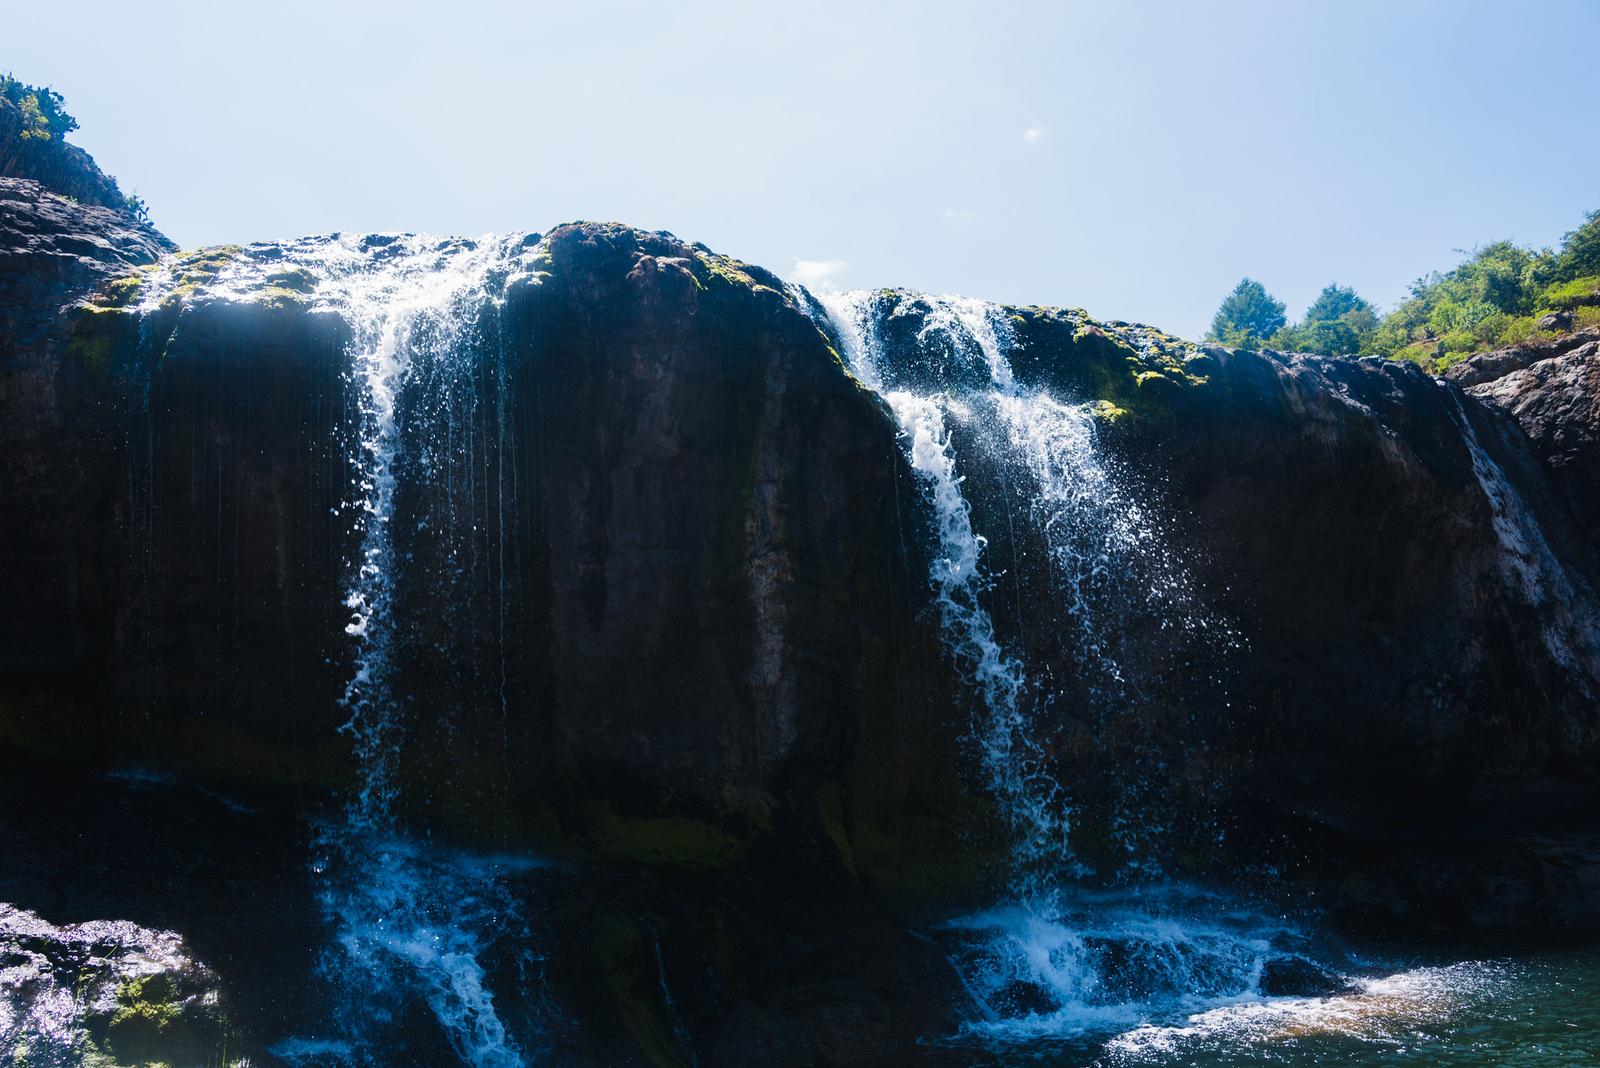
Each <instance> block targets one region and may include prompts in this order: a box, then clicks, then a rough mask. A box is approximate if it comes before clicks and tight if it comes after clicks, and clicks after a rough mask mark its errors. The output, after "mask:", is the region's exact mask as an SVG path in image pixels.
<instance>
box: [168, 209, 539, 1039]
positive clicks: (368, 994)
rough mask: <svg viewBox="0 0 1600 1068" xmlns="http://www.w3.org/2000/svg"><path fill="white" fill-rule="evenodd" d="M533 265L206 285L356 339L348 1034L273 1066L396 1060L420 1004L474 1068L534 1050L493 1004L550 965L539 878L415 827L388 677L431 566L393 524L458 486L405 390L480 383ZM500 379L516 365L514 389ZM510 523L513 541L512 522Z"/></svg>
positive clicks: (332, 979) (325, 834) (336, 1018)
mask: <svg viewBox="0 0 1600 1068" xmlns="http://www.w3.org/2000/svg"><path fill="white" fill-rule="evenodd" d="M533 255H534V251H533V244H532V241H531V240H530V239H528V238H526V237H525V235H520V234H516V235H510V236H508V237H491V238H485V239H483V240H482V241H472V240H465V239H438V238H431V237H425V236H419V235H368V236H364V237H344V236H334V237H327V238H316V237H313V238H305V239H302V240H300V241H296V242H292V243H288V244H284V245H274V246H252V247H250V248H249V249H245V250H242V251H241V252H240V253H238V254H236V255H235V256H234V258H233V260H232V261H231V262H230V263H228V264H227V266H226V267H224V268H223V269H222V270H221V271H220V272H219V273H218V274H217V275H216V276H215V277H214V278H213V279H211V280H209V281H208V282H207V284H206V290H207V295H208V297H211V298H218V299H233V300H239V301H249V300H255V299H260V298H261V296H262V295H263V294H264V293H271V292H272V289H273V287H274V286H277V287H280V288H282V287H292V288H293V291H294V292H297V293H299V294H301V295H302V296H303V297H304V298H305V299H308V300H309V301H310V302H311V304H312V307H313V309H314V310H316V311H321V312H331V313H333V314H336V315H338V316H339V317H340V318H341V319H342V320H343V321H344V323H345V325H346V327H347V328H348V332H349V343H348V350H347V351H348V356H349V359H350V362H351V367H352V373H351V374H352V377H351V383H350V384H351V387H352V391H353V393H354V394H355V397H356V398H357V405H356V411H355V418H354V422H353V425H352V426H351V427H350V428H349V433H350V435H351V440H350V455H349V467H350V470H351V473H352V478H351V483H350V486H349V487H348V494H347V496H346V498H345V500H344V501H343V502H342V505H341V507H340V511H341V513H342V514H343V515H346V516H348V517H349V518H350V522H351V523H352V525H353V526H352V534H353V535H355V536H356V538H357V539H358V548H357V551H356V553H357V555H356V558H355V559H354V560H353V561H352V562H351V566H350V571H349V580H348V584H347V586H346V589H345V594H344V606H345V608H346V609H347V610H348V613H349V618H348V622H347V624H346V626H345V633H346V634H347V635H348V637H349V640H350V644H351V669H350V674H349V676H348V680H347V683H346V685H345V689H344V695H343V700H342V704H343V707H344V710H345V713H346V716H347V718H346V720H345V723H344V726H343V728H342V729H343V730H344V732H345V733H346V734H347V735H348V736H349V737H350V739H351V742H352V747H353V751H354V756H355V760H356V764H357V775H356V783H355V789H354V791H353V792H352V793H351V795H350V796H349V798H348V800H347V801H346V803H345V805H344V809H343V812H342V814H341V816H340V818H337V819H331V820H328V821H326V822H324V823H323V824H321V825H320V827H319V828H318V829H317V833H316V835H315V843H314V849H315V853H316V858H315V861H314V863H313V871H314V873H315V874H316V876H317V880H318V886H319V894H320V898H321V903H322V906H323V910H324V912H325V914H326V916H327V918H328V921H329V923H330V925H331V928H332V938H331V943H330V945H329V948H328V950H327V952H326V953H325V955H324V959H323V963H322V969H321V970H322V974H323V977H324V979H325V981H326V982H327V983H328V985H329V987H330V989H331V991H332V993H333V995H334V1000H333V1004H332V1005H331V1006H330V1008H331V1012H330V1017H331V1021H332V1027H333V1031H334V1033H333V1035H332V1036H314V1037H300V1038H290V1039H285V1040H284V1041H282V1042H280V1043H279V1044H278V1045H277V1046H275V1047H274V1052H275V1054H276V1055H278V1056H280V1057H281V1058H283V1059H285V1060H288V1061H291V1062H295V1063H305V1064H319V1065H321V1064H327V1063H329V1062H330V1061H331V1062H335V1063H344V1064H379V1063H386V1058H387V1057H388V1056H389V1055H390V1054H389V1053H388V1052H386V1051H392V1050H393V1049H396V1048H400V1047H402V1046H403V1045H404V1042H403V1040H402V1039H401V1038H400V1032H399V1031H397V1028H398V1027H400V1026H402V1022H401V1021H402V1017H403V1015H404V1012H405V1006H406V1004H407V1003H408V1002H409V1001H412V1000H420V1001H421V1002H422V1003H423V1004H425V1005H426V1006H427V1007H428V1009H429V1010H430V1011H431V1013H432V1015H433V1016H434V1018H435V1019H436V1020H437V1022H438V1024H439V1026H440V1028H441V1030H442V1033H443V1036H444V1038H445V1039H446V1041H447V1043H448V1046H449V1047H450V1048H451V1049H453V1050H454V1052H455V1054H456V1055H457V1056H458V1057H459V1058H460V1059H461V1061H462V1062H464V1063H466V1064H469V1065H473V1066H475V1068H511V1066H514V1065H522V1064H526V1063H528V1062H529V1061H530V1060H531V1059H533V1058H534V1056H535V1054H536V1053H537V1051H536V1050H533V1049H530V1048H528V1047H527V1046H526V1045H525V1044H524V1042H522V1041H521V1040H519V1038H518V1037H517V1036H516V1035H515V1034H514V1033H513V1031H512V1029H511V1028H510V1027H509V1026H508V1024H507V1022H506V1018H505V1014H504V1011H503V1010H504V1009H505V1007H506V1006H505V1005H504V1004H503V1001H504V997H505V995H506V992H505V991H499V992H498V993H499V994H500V997H499V998H497V991H496V989H495V985H494V983H493V982H492V981H491V977H490V974H489V970H490V964H489V963H488V961H489V958H490V957H494V958H496V959H499V958H516V960H515V964H516V971H517V972H518V974H519V975H526V974H527V972H528V970H529V966H530V965H532V966H534V967H535V968H536V965H537V959H536V954H535V953H534V951H533V950H532V948H531V946H530V945H529V943H530V941H531V932H530V930H529V927H528V924H527V921H526V919H525V918H524V916H523V914H522V902H521V898H520V897H519V896H518V894H517V893H516V892H515V888H514V886H513V884H514V883H515V881H516V880H518V878H519V877H522V876H525V875H526V874H527V873H528V872H529V871H530V870H531V869H533V868H534V867H536V866H537V865H536V863H535V862H533V861H531V860H529V859H527V858H522V857H495V856H487V857H486V856H478V855H472V854H468V853H465V852H461V851H456V850H449V849H444V848H441V847H439V846H435V845H433V844H431V843H429V842H428V841H426V840H425V839H423V838H419V837H417V836H415V835H414V834H412V833H411V832H410V831H409V830H408V829H407V827H406V826H405V821H404V820H403V819H402V817H401V814H400V812H399V811H398V806H399V803H400V801H401V761H402V757H403V752H404V746H405V742H406V738H407V717H408V701H409V695H407V694H403V693H401V692H398V688H397V687H396V686H394V685H393V679H392V674H393V671H394V667H395V657H396V655H397V650H398V647H399V645H400V643H401V642H402V641H403V640H404V639H405V638H406V637H407V634H408V628H409V627H410V626H411V625H412V624H411V621H410V620H408V619H406V618H403V617H402V616H401V615H400V613H399V612H398V610H397V594H398V588H399V586H398V584H399V583H400V582H402V581H405V580H406V578H407V575H408V572H407V568H408V567H410V568H415V567H419V566H421V565H420V564H416V563H413V562H411V560H410V557H411V555H412V554H410V553H407V554H406V555H405V557H404V558H403V557H402V556H401V554H400V553H398V552H397V547H396V542H395V537H394V532H393V529H392V527H393V520H394V517H395V505H396V497H397V494H399V493H400V492H401V491H402V486H401V478H402V473H404V474H405V477H408V478H410V477H415V478H420V479H430V480H431V479H433V478H435V477H442V476H448V474H449V471H448V470H445V471H435V470H434V469H433V465H434V463H436V462H438V461H435V460H434V457H436V456H438V455H440V454H446V453H448V452H449V450H450V448H451V443H450V442H448V441H443V440H441V441H433V440H428V441H413V440H410V437H409V435H408V433H407V432H406V431H405V429H404V427H405V426H406V423H405V421H404V419H403V417H402V416H403V413H402V409H403V407H404V406H405V404H406V403H407V400H406V398H407V397H408V395H409V394H408V386H409V385H410V384H411V383H412V382H413V380H414V379H416V378H418V376H420V375H423V374H424V373H425V372H427V371H430V370H435V369H438V368H446V369H449V368H451V367H453V366H455V365H457V364H460V365H462V366H463V368H464V369H465V373H470V370H471V367H472V365H473V361H476V360H478V359H479V358H480V356H481V355H482V352H481V350H482V349H484V348H485V344H484V340H483V338H482V337H481V336H480V335H481V331H482V322H483V319H484V313H485V310H486V309H489V308H491V307H492V306H493V305H494V303H495V302H497V301H498V300H499V299H501V294H502V293H503V292H504V290H505V288H506V286H507V285H509V284H510V283H511V282H513V281H517V280H520V279H523V278H526V277H528V276H529V275H530V274H531V262H532V256H533ZM177 276H178V272H176V271H174V270H171V269H170V268H169V269H166V270H165V271H164V273H161V274H159V275H158V276H157V278H155V279H154V280H153V282H152V284H149V285H147V286H146V287H145V289H144V290H143V291H142V296H143V298H144V305H145V308H146V310H153V309H154V308H157V307H159V306H161V304H162V302H163V301H165V300H166V298H167V297H168V295H169V294H170V292H171V289H172V287H173V286H174V285H175V284H176V283H175V279H176V278H177ZM503 372H504V367H503V361H502V363H501V375H500V376H499V381H500V387H499V388H501V389H503V388H504V387H503V382H504V375H503ZM499 399H500V403H501V404H502V406H503V402H504V398H503V397H501V398H499ZM415 422H416V426H417V427H418V428H420V432H424V433H425V432H430V431H437V432H438V433H441V434H443V433H448V432H450V431H451V429H452V428H451V427H450V426H449V425H448V420H446V421H445V423H444V426H443V428H442V429H440V428H439V427H437V426H436V425H435V423H434V422H432V421H430V420H428V419H426V418H417V419H416V420H415ZM497 492H499V490H498V489H497ZM497 520H498V521H499V522H501V523H502V526H501V527H500V536H501V537H502V539H503V537H504V535H505V532H504V528H503V511H502V512H501V513H500V514H499V515H498V516H497ZM440 536H447V532H446V533H445V534H441V535H440ZM502 568H503V557H502ZM419 578H420V576H419ZM501 596H502V601H503V597H504V592H503V590H502V594H501ZM501 611H503V604H502V606H501ZM502 685H503V684H502ZM510 993H511V994H512V995H515V996H518V997H521V996H522V995H524V994H525V993H526V992H525V991H521V990H512V991H510ZM521 1015H523V1016H526V1015H528V1013H526V1012H522V1013H521Z"/></svg>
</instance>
